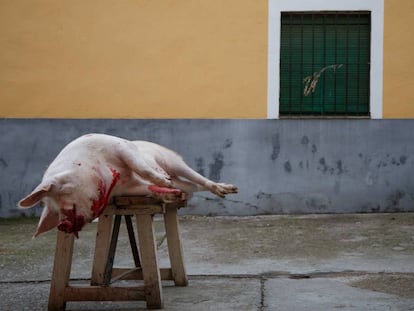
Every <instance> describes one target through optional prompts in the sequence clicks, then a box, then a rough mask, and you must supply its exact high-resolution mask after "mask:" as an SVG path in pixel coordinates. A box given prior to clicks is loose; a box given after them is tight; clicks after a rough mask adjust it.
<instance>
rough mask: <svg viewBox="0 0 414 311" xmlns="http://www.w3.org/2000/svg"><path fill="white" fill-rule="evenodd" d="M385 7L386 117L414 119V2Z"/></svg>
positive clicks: (389, 0)
mask: <svg viewBox="0 0 414 311" xmlns="http://www.w3.org/2000/svg"><path fill="white" fill-rule="evenodd" d="M384 4H385V18H384V19H385V22H384V86H383V88H384V93H383V96H384V98H383V102H384V118H414V1H413V0H385V3H384Z"/></svg>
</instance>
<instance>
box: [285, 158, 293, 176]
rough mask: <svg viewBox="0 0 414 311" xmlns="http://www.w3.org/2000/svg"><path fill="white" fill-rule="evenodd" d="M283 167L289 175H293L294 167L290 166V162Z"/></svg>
mask: <svg viewBox="0 0 414 311" xmlns="http://www.w3.org/2000/svg"><path fill="white" fill-rule="evenodd" d="M283 167H284V168H285V171H286V172H287V173H292V165H291V164H290V162H289V161H286V162H285V164H284V165H283Z"/></svg>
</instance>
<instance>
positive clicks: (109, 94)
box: [0, 0, 414, 118]
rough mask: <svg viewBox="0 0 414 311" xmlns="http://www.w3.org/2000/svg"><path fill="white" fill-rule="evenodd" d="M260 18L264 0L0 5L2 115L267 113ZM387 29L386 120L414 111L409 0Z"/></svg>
mask: <svg viewBox="0 0 414 311" xmlns="http://www.w3.org/2000/svg"><path fill="white" fill-rule="evenodd" d="M328 1H331V0H328ZM267 23H268V0H208V1H206V0H180V1H175V0H156V1H154V0H61V1H56V0H38V1H33V0H0V117H32V118H38V117H40V118H41V117H52V118H54V117H57V118H266V109H267ZM384 26H385V31H384V88H383V95H384V97H383V104H384V117H386V118H396V117H399V118H404V117H410V118H414V87H413V80H414V79H413V76H414V75H413V74H414V36H413V34H412V32H413V30H414V1H413V0H385V25H384Z"/></svg>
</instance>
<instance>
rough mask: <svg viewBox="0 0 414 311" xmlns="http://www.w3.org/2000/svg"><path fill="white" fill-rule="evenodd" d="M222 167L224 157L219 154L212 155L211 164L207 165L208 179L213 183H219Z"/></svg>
mask: <svg viewBox="0 0 414 311" xmlns="http://www.w3.org/2000/svg"><path fill="white" fill-rule="evenodd" d="M223 166H224V156H223V154H222V153H221V152H218V151H217V152H214V153H213V162H212V163H210V164H209V169H210V171H209V175H208V177H209V178H210V179H211V180H213V181H220V177H221V176H220V175H221V169H222V168H223Z"/></svg>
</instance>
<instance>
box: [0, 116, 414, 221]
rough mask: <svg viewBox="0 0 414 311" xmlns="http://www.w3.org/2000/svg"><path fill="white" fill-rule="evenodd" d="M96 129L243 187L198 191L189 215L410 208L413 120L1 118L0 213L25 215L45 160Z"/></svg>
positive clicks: (413, 198) (413, 187) (413, 184)
mask: <svg viewBox="0 0 414 311" xmlns="http://www.w3.org/2000/svg"><path fill="white" fill-rule="evenodd" d="M90 132H99V133H106V134H111V135H117V136H121V137H125V138H127V139H144V140H150V141H154V142H157V143H160V144H162V145H165V146H167V147H169V148H172V149H174V150H176V151H177V152H178V153H180V154H181V155H182V156H183V157H184V159H185V160H186V162H187V163H188V164H189V165H190V166H192V167H193V168H194V169H196V170H197V171H198V172H200V173H202V174H204V175H205V176H207V177H209V178H211V179H213V180H216V181H222V182H232V183H234V184H237V185H238V187H239V189H240V193H239V194H237V195H231V196H229V197H228V198H227V199H224V200H222V199H217V198H215V197H213V196H212V195H209V194H208V193H199V194H196V195H195V196H194V197H193V198H192V199H191V202H190V206H189V208H188V209H186V210H185V211H183V212H185V213H190V214H203V215H255V214H279V213H351V212H393V211H414V204H413V203H414V177H413V174H412V173H413V169H414V156H413V154H414V153H413V151H414V146H413V144H412V142H413V140H414V121H413V120H56V119H53V120H49V119H36V120H33V119H27V120H26V119H2V120H0V134H1V135H0V185H1V186H0V217H13V216H18V215H20V214H22V213H23V211H21V210H18V209H16V207H15V206H16V202H17V201H18V200H19V199H20V198H22V197H23V196H24V195H26V194H27V193H29V192H30V191H31V190H32V189H33V188H34V187H35V186H36V185H37V183H38V182H39V181H40V180H41V178H42V174H43V171H44V170H45V168H46V166H47V165H48V163H50V162H51V161H52V160H53V159H54V157H55V156H56V155H57V153H58V152H59V151H60V149H62V147H63V146H64V145H65V144H67V143H68V142H70V141H71V140H73V139H74V138H76V137H78V136H80V135H82V134H85V133H90ZM40 211H41V210H40V208H39V207H37V208H33V209H31V210H29V211H27V212H25V214H26V215H31V214H36V215H39V213H40Z"/></svg>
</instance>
